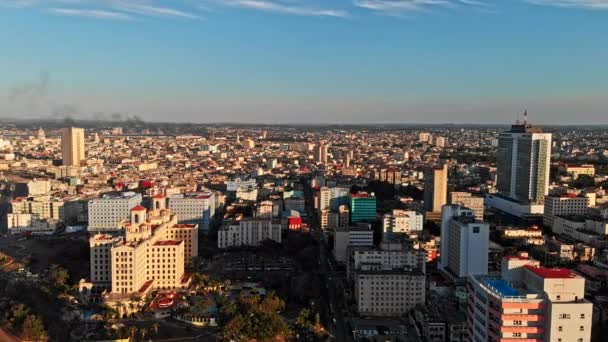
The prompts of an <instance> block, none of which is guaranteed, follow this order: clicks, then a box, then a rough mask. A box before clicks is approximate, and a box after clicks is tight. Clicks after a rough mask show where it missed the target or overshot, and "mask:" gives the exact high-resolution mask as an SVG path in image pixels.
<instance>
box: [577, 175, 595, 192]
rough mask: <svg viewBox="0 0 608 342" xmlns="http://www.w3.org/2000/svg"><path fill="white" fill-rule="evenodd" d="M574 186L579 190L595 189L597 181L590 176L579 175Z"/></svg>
mask: <svg viewBox="0 0 608 342" xmlns="http://www.w3.org/2000/svg"><path fill="white" fill-rule="evenodd" d="M572 186H573V187H575V188H577V189H584V188H593V187H595V179H593V177H591V176H589V175H579V176H578V177H577V178H576V179H575V180H574V181H573V182H572Z"/></svg>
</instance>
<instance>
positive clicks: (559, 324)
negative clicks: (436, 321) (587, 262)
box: [467, 254, 593, 342]
mask: <svg viewBox="0 0 608 342" xmlns="http://www.w3.org/2000/svg"><path fill="white" fill-rule="evenodd" d="M468 290H469V298H468V304H467V307H468V308H467V316H468V324H469V336H470V341H471V342H590V341H591V323H592V313H593V305H592V303H591V302H589V301H588V300H586V299H585V278H583V277H581V276H579V275H577V274H575V273H573V272H572V271H570V270H568V269H555V268H544V267H540V263H539V262H538V261H535V260H532V259H529V258H528V257H527V255H525V254H522V256H519V257H507V258H504V259H503V261H502V270H501V278H491V277H488V276H471V277H469V282H468Z"/></svg>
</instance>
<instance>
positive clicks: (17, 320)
mask: <svg viewBox="0 0 608 342" xmlns="http://www.w3.org/2000/svg"><path fill="white" fill-rule="evenodd" d="M29 313H30V309H29V308H28V307H27V305H25V304H16V305H13V307H12V308H11V310H10V313H9V314H8V317H7V318H8V322H9V323H10V325H11V328H12V329H13V330H15V331H18V330H19V329H21V325H22V324H23V322H24V321H25V319H26V318H27V316H28V315H29Z"/></svg>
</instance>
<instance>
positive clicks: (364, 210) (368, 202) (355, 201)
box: [350, 193, 376, 224]
mask: <svg viewBox="0 0 608 342" xmlns="http://www.w3.org/2000/svg"><path fill="white" fill-rule="evenodd" d="M375 221H376V197H375V196H373V195H369V194H367V193H358V194H351V195H350V222H351V224H355V223H359V222H368V223H371V222H375Z"/></svg>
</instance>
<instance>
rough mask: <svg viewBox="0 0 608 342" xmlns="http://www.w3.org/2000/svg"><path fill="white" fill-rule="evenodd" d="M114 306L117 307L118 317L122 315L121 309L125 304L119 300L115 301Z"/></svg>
mask: <svg viewBox="0 0 608 342" xmlns="http://www.w3.org/2000/svg"><path fill="white" fill-rule="evenodd" d="M116 308H117V309H118V316H119V318H120V316H121V315H122V312H123V309H124V308H125V304H124V303H123V302H121V301H117V302H116Z"/></svg>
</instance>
